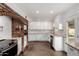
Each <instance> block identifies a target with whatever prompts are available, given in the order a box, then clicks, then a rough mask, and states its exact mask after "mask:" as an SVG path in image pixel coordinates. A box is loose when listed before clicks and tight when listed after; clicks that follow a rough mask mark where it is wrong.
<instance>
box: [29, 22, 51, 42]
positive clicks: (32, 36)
mask: <svg viewBox="0 0 79 59" xmlns="http://www.w3.org/2000/svg"><path fill="white" fill-rule="evenodd" d="M28 29H29V35H28V36H29V37H28V40H29V41H49V40H50V33H51V30H52V22H50V21H36V22H34V21H32V22H29V28H28Z"/></svg>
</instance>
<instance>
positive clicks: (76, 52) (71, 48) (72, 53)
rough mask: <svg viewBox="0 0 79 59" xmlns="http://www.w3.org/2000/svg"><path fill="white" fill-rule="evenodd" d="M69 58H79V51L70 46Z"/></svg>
mask: <svg viewBox="0 0 79 59" xmlns="http://www.w3.org/2000/svg"><path fill="white" fill-rule="evenodd" d="M67 55H68V56H79V51H78V50H77V49H75V48H73V47H71V46H68V52H67Z"/></svg>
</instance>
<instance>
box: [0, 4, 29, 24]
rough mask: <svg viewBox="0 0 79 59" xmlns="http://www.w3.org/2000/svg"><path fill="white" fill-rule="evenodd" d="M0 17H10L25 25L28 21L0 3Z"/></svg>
mask: <svg viewBox="0 0 79 59" xmlns="http://www.w3.org/2000/svg"><path fill="white" fill-rule="evenodd" d="M0 16H10V17H13V18H17V19H19V20H20V21H22V22H23V23H24V24H27V22H28V20H27V19H25V18H24V17H22V16H21V15H19V14H18V13H16V12H15V11H13V10H12V9H11V8H10V7H8V6H7V5H6V4H4V3H1V4H0Z"/></svg>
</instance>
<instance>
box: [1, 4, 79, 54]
mask: <svg viewBox="0 0 79 59" xmlns="http://www.w3.org/2000/svg"><path fill="white" fill-rule="evenodd" d="M40 6H41V8H40ZM17 7H18V8H17ZM25 7H26V8H25ZM47 7H48V8H47ZM61 7H62V8H61ZM64 7H65V8H64ZM59 8H60V9H59ZM78 8H79V4H78V3H55V4H54V3H45V4H44V3H40V4H39V3H34V4H33V3H2V4H0V12H1V13H0V22H1V23H0V33H2V34H0V39H5V40H3V41H5V42H6V39H11V40H10V41H11V42H14V43H13V44H15V43H16V45H14V46H15V48H16V46H17V48H16V49H15V50H17V52H16V54H15V55H18V56H19V55H20V54H22V53H24V52H25V51H27V49H29V47H30V46H31V49H32V44H35V42H36V43H37V45H38V43H39V45H41V44H43V43H44V42H48V43H49V45H50V46H51V49H52V50H53V49H54V50H53V52H51V51H49V52H51V53H55V52H61V53H62V52H63V53H66V54H65V55H64V56H79V46H78V45H79V40H78V37H79V34H78V26H79V24H78V18H79V14H78V13H79V9H78ZM58 9H59V10H58ZM24 13H25V14H24ZM26 15H27V16H26ZM6 33H7V34H6ZM1 42H2V41H1ZM29 42H32V44H31V45H30V44H29ZM7 44H8V43H7ZM10 44H11V43H9V45H10ZM36 48H37V47H36ZM41 48H42V47H41ZM1 49H2V50H4V49H3V48H2V47H1ZM29 50H30V49H29ZM46 51H47V50H46ZM40 52H41V51H40ZM40 52H38V53H37V52H36V53H37V55H39V53H40ZM49 52H48V53H49ZM28 53H29V52H28ZM61 53H59V54H61ZM1 54H2V53H1ZM4 54H5V55H6V54H7V53H4ZM49 55H50V54H49ZM55 56H56V55H55ZM58 56H62V55H58Z"/></svg>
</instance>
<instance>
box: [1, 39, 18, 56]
mask: <svg viewBox="0 0 79 59" xmlns="http://www.w3.org/2000/svg"><path fill="white" fill-rule="evenodd" d="M16 54H17V41H16V40H11V39H2V40H0V56H14V55H16Z"/></svg>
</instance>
